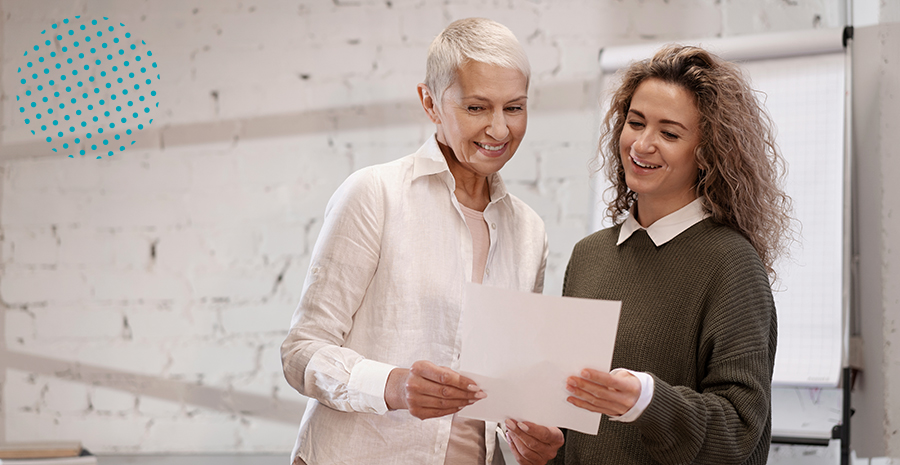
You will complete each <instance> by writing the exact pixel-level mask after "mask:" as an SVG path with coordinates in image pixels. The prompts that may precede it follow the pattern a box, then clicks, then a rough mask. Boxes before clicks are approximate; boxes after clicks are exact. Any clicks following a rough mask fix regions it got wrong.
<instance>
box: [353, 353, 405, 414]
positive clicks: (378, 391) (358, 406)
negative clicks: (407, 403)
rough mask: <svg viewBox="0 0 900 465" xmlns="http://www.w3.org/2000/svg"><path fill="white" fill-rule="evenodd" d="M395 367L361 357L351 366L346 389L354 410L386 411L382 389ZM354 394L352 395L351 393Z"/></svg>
mask: <svg viewBox="0 0 900 465" xmlns="http://www.w3.org/2000/svg"><path fill="white" fill-rule="evenodd" d="M394 368H396V367H395V366H393V365H389V364H387V363H382V362H376V361H374V360H367V359H363V360H360V361H359V362H358V363H357V364H356V365H354V366H353V370H352V371H351V372H350V381H349V382H348V383H347V389H348V391H349V392H350V396H349V397H350V398H349V401H350V405H351V406H352V407H353V410H354V411H357V412H368V413H377V414H379V415H383V414H385V413H386V412H387V411H388V406H387V402H385V400H384V389H385V385H387V379H388V375H389V374H390V373H391V370H393V369H394ZM354 393H355V394H356V395H353V394H354Z"/></svg>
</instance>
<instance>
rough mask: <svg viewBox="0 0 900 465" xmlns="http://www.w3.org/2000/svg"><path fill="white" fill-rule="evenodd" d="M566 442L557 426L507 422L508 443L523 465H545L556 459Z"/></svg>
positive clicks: (527, 422) (528, 422)
mask: <svg viewBox="0 0 900 465" xmlns="http://www.w3.org/2000/svg"><path fill="white" fill-rule="evenodd" d="M564 440H565V438H564V437H563V434H562V431H560V430H559V428H557V427H555V426H551V427H549V428H548V427H546V426H541V425H536V424H534V423H531V422H530V421H524V422H522V421H520V422H516V421H513V420H506V441H507V442H509V448H510V450H512V453H513V456H515V457H516V462H519V464H521V465H544V464H545V463H547V462H548V461H550V459H552V458H553V457H556V451H558V450H559V448H560V447H561V446H562V445H563V442H564Z"/></svg>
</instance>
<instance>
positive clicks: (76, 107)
mask: <svg viewBox="0 0 900 465" xmlns="http://www.w3.org/2000/svg"><path fill="white" fill-rule="evenodd" d="M41 35H42V36H43V37H41V40H39V41H38V43H37V45H34V46H33V47H29V48H28V49H27V50H26V51H25V53H24V55H23V56H22V61H23V63H22V64H18V63H17V64H15V66H16V67H17V69H18V71H17V73H18V74H17V76H16V80H15V82H16V83H18V85H17V89H16V103H17V105H18V112H17V115H18V116H19V117H20V118H21V119H22V121H24V122H25V124H26V125H28V126H29V129H30V130H31V133H32V134H33V135H35V136H37V137H40V138H41V140H43V141H46V142H47V143H48V145H49V146H50V148H51V149H52V150H53V151H54V152H56V153H62V154H65V155H68V157H69V158H76V157H77V158H96V159H101V158H103V157H104V156H108V157H109V156H113V155H114V154H115V153H117V152H123V151H124V150H125V147H126V145H132V144H134V143H135V140H134V139H133V136H134V135H135V134H136V133H137V131H141V130H143V129H144V128H145V127H148V126H150V124H152V123H153V113H154V112H155V111H156V110H157V109H158V108H159V97H158V92H157V89H158V87H159V80H160V75H159V70H158V66H157V63H156V61H154V60H155V59H154V58H153V53H152V52H151V51H150V50H149V48H148V47H147V44H146V43H145V42H144V41H143V40H139V39H137V38H135V37H133V36H132V34H131V33H130V32H128V31H126V30H125V25H124V24H122V23H118V24H116V23H115V22H112V21H110V20H109V18H106V17H104V18H102V19H90V20H87V19H82V18H81V16H75V17H74V19H73V20H69V18H66V19H63V20H62V22H61V23H55V24H53V25H52V26H51V28H50V30H49V32H48V30H43V31H41ZM61 121H62V123H61ZM104 131H105V132H104ZM95 136H96V137H95ZM111 140H112V141H113V143H115V141H121V142H120V143H119V144H115V145H117V147H114V146H113V145H111V142H110V141H111Z"/></svg>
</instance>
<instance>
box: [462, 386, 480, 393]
mask: <svg viewBox="0 0 900 465" xmlns="http://www.w3.org/2000/svg"><path fill="white" fill-rule="evenodd" d="M466 387H467V388H468V389H469V390H470V391H472V392H478V391H480V390H481V388H480V387H478V386H476V385H474V384H470V385H468V386H466Z"/></svg>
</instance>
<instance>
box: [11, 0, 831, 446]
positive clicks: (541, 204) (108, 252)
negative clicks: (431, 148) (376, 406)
mask: <svg viewBox="0 0 900 465" xmlns="http://www.w3.org/2000/svg"><path fill="white" fill-rule="evenodd" d="M751 3H753V4H754V5H755V2H748V1H725V2H721V1H718V0H678V1H674V0H672V1H670V0H665V1H664V0H647V1H642V2H622V1H620V0H552V1H551V0H511V1H489V0H484V1H478V0H458V1H453V2H440V3H438V2H422V1H419V0H391V1H383V0H378V1H376V0H356V1H352V2H343V1H327V0H317V1H301V0H294V1H287V0H277V1H276V0H268V1H263V0H260V1H257V2H247V1H237V0H228V1H223V0H188V1H185V0H177V1H176V0H154V1H138V0H129V1H122V2H113V1H104V0H79V1H77V2H69V1H54V0H30V1H27V2H25V1H2V2H0V13H2V15H0V17H2V18H3V19H2V21H3V29H2V31H3V41H2V44H3V67H2V73H0V75H2V79H3V82H2V87H3V91H4V97H3V101H2V123H3V131H2V137H3V141H4V147H3V150H2V152H0V154H2V156H0V171H2V179H0V184H2V203H0V228H2V241H0V245H2V247H0V250H2V257H0V266H2V277H0V300H2V303H3V305H4V306H5V307H4V308H5V312H4V313H5V316H4V320H3V328H4V331H3V337H4V338H5V345H6V350H7V353H6V355H9V356H10V357H9V358H10V360H12V361H11V362H8V365H9V366H7V367H6V370H5V380H4V379H3V378H0V381H3V395H2V402H3V403H2V405H0V412H2V416H3V427H2V428H0V432H5V439H6V440H11V441H23V440H51V439H77V440H81V441H83V442H84V443H85V444H86V446H87V447H89V448H90V449H92V450H93V451H95V452H113V451H116V452H165V451H180V452H211V451H242V452H251V451H275V452H286V451H288V450H290V447H291V446H292V445H293V440H294V434H295V431H296V427H297V424H298V423H299V419H300V415H301V413H302V408H303V399H301V398H300V396H299V395H298V394H297V393H296V392H294V391H293V390H292V389H291V388H290V387H289V386H287V384H286V383H285V382H284V381H283V378H282V375H281V367H280V362H279V350H278V347H279V345H280V343H281V340H282V338H283V336H284V334H285V332H286V330H287V326H288V323H289V320H290V316H291V313H292V311H293V309H294V306H295V305H296V302H297V300H298V298H299V292H300V289H301V286H302V284H303V279H304V277H305V274H306V268H307V265H308V260H309V252H310V249H311V247H312V244H313V243H314V241H315V238H316V236H317V234H318V231H319V228H320V227H321V222H322V213H323V210H324V206H325V203H326V202H327V200H328V198H329V197H330V195H331V193H332V192H333V191H334V189H335V188H336V187H337V186H338V185H339V184H340V182H341V181H343V179H344V178H346V176H347V175H348V174H349V173H351V172H352V171H353V170H355V169H358V168H360V167H362V166H366V165H370V164H373V163H380V162H384V161H388V160H391V159H394V158H397V157H399V156H402V155H405V154H407V153H410V152H411V151H412V150H414V149H415V148H417V147H418V146H419V145H420V144H421V142H422V141H423V140H424V139H425V138H426V137H427V136H428V135H429V134H430V133H431V131H432V127H430V125H429V124H428V121H427V119H426V118H425V117H424V116H423V115H422V112H421V110H420V108H419V107H418V102H417V97H416V91H415V85H416V84H417V83H418V82H419V81H420V80H421V79H422V77H423V73H424V59H425V53H426V48H427V45H428V43H430V41H431V39H432V38H433V37H434V35H435V34H436V33H437V32H439V30H440V29H441V28H442V27H444V26H445V25H446V24H448V23H449V22H450V21H451V20H453V19H457V18H461V17H465V16H472V15H479V16H488V17H491V18H493V19H497V20H498V21H501V22H503V23H504V24H506V25H508V26H509V27H510V28H511V29H512V30H513V31H514V32H515V33H516V34H517V36H518V37H519V38H520V40H521V41H522V42H523V44H524V45H525V47H526V51H527V52H528V54H529V56H530V58H531V63H532V67H533V71H534V77H533V80H532V92H531V103H530V105H529V110H530V116H531V118H530V121H529V128H528V134H527V137H526V139H525V142H524V144H523V145H522V147H521V148H520V150H519V152H518V154H517V155H516V157H515V159H513V161H512V162H511V163H510V164H509V165H508V166H507V167H506V168H505V169H504V175H505V177H506V179H507V182H508V184H509V186H510V188H511V190H512V191H513V192H514V193H515V194H516V195H519V196H520V197H522V198H523V199H524V200H525V201H527V202H528V203H529V204H530V205H532V206H533V207H534V208H535V209H536V210H537V211H538V213H539V214H540V215H541V216H542V217H543V218H544V220H545V222H546V224H547V230H548V233H549V238H550V248H551V255H550V262H549V265H548V270H547V279H546V283H547V284H546V289H545V292H546V293H548V294H559V292H560V288H561V284H562V274H563V272H564V268H565V264H566V261H567V260H568V255H569V253H570V251H571V248H572V246H573V244H574V243H575V241H577V240H578V239H580V238H581V237H583V236H584V235H585V234H586V233H587V232H588V227H589V226H588V225H589V223H590V213H589V211H590V205H589V203H590V201H591V200H590V199H591V193H590V184H589V180H588V168H587V163H588V161H589V159H590V157H591V156H592V154H593V153H594V151H595V147H596V138H597V129H596V128H597V126H598V124H599V115H598V114H597V102H598V99H599V83H598V76H599V74H598V65H597V57H598V52H599V50H600V49H601V48H602V47H603V46H606V45H613V44H621V43H629V42H636V41H641V40H652V41H660V40H668V39H672V40H674V39H679V38H693V37H700V36H714V35H720V34H722V33H726V34H727V33H732V31H739V32H749V31H753V32H761V31H764V30H768V29H805V28H811V27H813V17H814V16H815V15H819V16H820V19H819V20H818V21H819V23H821V25H822V26H827V27H833V26H839V25H842V20H841V18H840V16H839V15H836V14H835V13H834V11H835V10H836V8H837V7H836V6H835V5H837V4H838V3H841V2H839V1H838V0H827V1H826V0H799V1H797V2H774V1H769V2H764V5H762V6H758V7H754V6H751ZM735 10H737V11H739V12H740V14H741V15H744V14H745V13H747V12H749V13H752V15H751V16H752V18H755V19H753V20H752V21H748V20H746V19H744V18H740V17H736V16H735V15H734V12H735ZM749 13H748V14H749ZM782 13H784V14H786V15H787V18H788V19H783V18H782V16H778V18H782V19H779V21H762V20H758V18H773V17H776V16H777V15H782ZM76 14H81V15H84V16H87V17H95V16H109V17H110V18H111V19H113V20H116V21H121V22H123V23H124V24H125V25H126V28H128V29H129V30H130V31H133V32H134V34H135V36H136V37H139V38H142V39H144V40H146V42H147V43H148V46H149V48H150V49H151V50H152V51H153V53H154V58H156V59H157V61H158V62H159V65H160V68H159V72H160V74H161V76H162V79H161V82H160V85H161V91H160V101H161V104H160V111H159V112H158V113H157V115H156V118H157V119H156V121H154V124H153V127H154V129H155V131H156V132H152V133H149V134H145V135H142V139H141V144H139V145H137V146H135V147H133V148H131V149H128V150H126V151H125V152H123V153H121V154H117V155H116V156H115V157H113V158H110V159H104V160H93V159H75V160H70V159H67V158H64V157H62V156H57V155H53V154H52V153H48V154H45V153H43V152H42V151H41V149H42V146H41V145H40V144H39V142H38V141H35V140H34V139H33V138H32V136H31V135H30V134H28V132H27V129H26V126H25V125H24V124H23V123H22V122H21V121H19V120H18V116H17V114H16V113H17V107H16V106H15V100H14V98H13V97H12V96H14V95H15V93H16V89H15V88H14V86H13V84H14V83H15V81H14V78H15V63H16V62H17V61H16V60H18V58H19V57H20V56H21V53H22V50H24V48H25V47H27V46H29V45H30V44H31V43H32V42H34V41H35V40H36V37H37V36H38V33H39V31H40V30H42V29H45V28H47V27H48V26H49V24H51V23H52V22H57V21H61V19H62V18H65V17H73V16H74V15H76ZM11 147H18V148H17V149H13V148H11ZM26 153H38V154H39V155H40V156H37V157H35V156H25V154H26ZM0 439H3V437H2V435H0Z"/></svg>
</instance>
